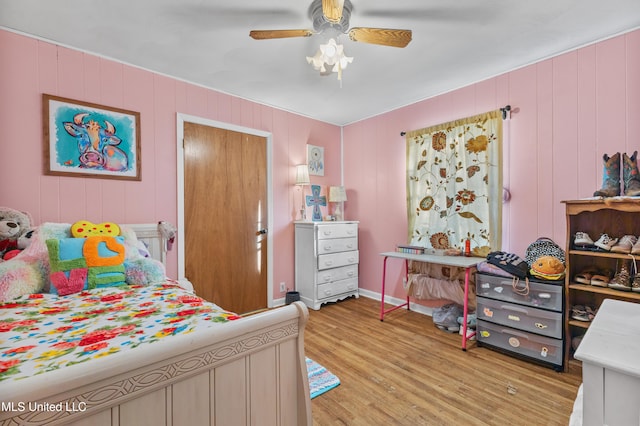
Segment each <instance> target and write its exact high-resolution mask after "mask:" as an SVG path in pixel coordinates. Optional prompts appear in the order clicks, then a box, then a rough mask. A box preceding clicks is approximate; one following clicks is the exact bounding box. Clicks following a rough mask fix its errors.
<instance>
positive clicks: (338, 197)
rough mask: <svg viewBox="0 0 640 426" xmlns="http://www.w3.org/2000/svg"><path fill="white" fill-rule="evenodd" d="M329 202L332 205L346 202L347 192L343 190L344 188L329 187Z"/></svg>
mask: <svg viewBox="0 0 640 426" xmlns="http://www.w3.org/2000/svg"><path fill="white" fill-rule="evenodd" d="M329 201H330V202H332V203H339V202H341V201H347V192H346V191H345V190H344V186H331V187H329Z"/></svg>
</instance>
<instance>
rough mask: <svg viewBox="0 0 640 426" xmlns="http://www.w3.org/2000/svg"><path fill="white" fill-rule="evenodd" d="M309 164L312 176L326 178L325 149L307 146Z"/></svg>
mask: <svg viewBox="0 0 640 426" xmlns="http://www.w3.org/2000/svg"><path fill="white" fill-rule="evenodd" d="M307 164H308V165H309V174H310V175H314V176H324V147H321V146H315V145H307Z"/></svg>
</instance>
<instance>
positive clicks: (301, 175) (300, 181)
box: [296, 164, 311, 220]
mask: <svg viewBox="0 0 640 426" xmlns="http://www.w3.org/2000/svg"><path fill="white" fill-rule="evenodd" d="M309 184H311V181H310V180H309V166H307V165H306V164H299V165H297V166H296V185H297V186H299V187H300V194H301V197H302V206H301V207H300V220H307V209H306V208H305V207H304V186H305V185H309Z"/></svg>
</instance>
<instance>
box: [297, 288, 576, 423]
mask: <svg viewBox="0 0 640 426" xmlns="http://www.w3.org/2000/svg"><path fill="white" fill-rule="evenodd" d="M379 309H380V302H378V301H375V300H372V299H368V298H364V297H360V298H359V299H353V298H352V299H347V300H344V301H341V302H338V303H334V304H328V305H323V307H322V308H321V309H320V310H319V311H313V310H310V314H309V317H310V318H309V322H308V324H307V328H306V331H305V350H306V354H307V356H308V357H310V358H311V359H313V360H315V361H317V362H318V363H320V364H321V365H323V366H325V367H326V368H328V369H329V370H330V371H331V372H333V373H334V374H335V375H337V376H338V377H339V378H340V381H341V384H340V386H338V387H337V388H335V389H333V390H331V391H329V392H327V393H325V394H323V395H320V396H318V397H316V398H315V399H313V400H312V409H313V420H314V424H315V425H320V426H325V425H366V426H372V425H567V424H568V422H569V415H570V414H571V410H572V406H573V401H574V399H575V396H576V393H577V390H578V386H579V385H580V382H581V380H582V379H581V370H580V367H579V366H578V365H576V364H572V366H571V369H570V371H569V373H558V372H556V371H554V370H552V369H550V368H546V367H542V366H539V365H535V364H532V363H529V362H526V361H523V360H519V359H516V358H513V357H510V356H507V355H504V354H502V353H499V352H496V351H493V350H490V349H488V348H484V347H482V348H480V347H477V345H476V343H475V341H470V342H468V349H467V351H466V352H463V351H462V350H461V348H460V344H461V336H460V335H458V334H449V333H445V332H443V331H440V330H438V329H437V328H436V327H435V326H434V325H433V322H432V320H431V317H429V316H426V315H422V314H419V313H415V312H409V311H406V310H404V309H403V310H398V311H395V312H393V313H390V314H388V315H387V316H385V320H384V322H381V321H380V320H379Z"/></svg>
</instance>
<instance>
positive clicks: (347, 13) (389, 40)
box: [249, 0, 411, 47]
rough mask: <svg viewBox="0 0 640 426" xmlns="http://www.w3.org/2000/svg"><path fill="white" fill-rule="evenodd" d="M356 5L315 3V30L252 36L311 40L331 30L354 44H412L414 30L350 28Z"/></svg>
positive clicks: (332, 0) (346, 0)
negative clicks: (306, 38) (308, 38)
mask: <svg viewBox="0 0 640 426" xmlns="http://www.w3.org/2000/svg"><path fill="white" fill-rule="evenodd" d="M352 10H353V5H352V4H351V1H350V0H313V2H312V3H311V6H310V7H309V16H310V17H311V20H312V21H313V30H252V31H250V32H249V36H250V37H251V38H253V39H255V40H266V39H276V38H288V37H310V36H312V35H314V34H319V33H322V32H324V31H325V30H328V29H332V30H335V31H337V32H339V33H343V34H348V35H349V38H350V39H351V40H353V41H357V42H361V43H370V44H379V45H383V46H392V47H405V46H406V45H408V44H409V42H410V41H411V30H396V29H389V28H367V27H355V28H351V29H349V18H350V17H351V11H352Z"/></svg>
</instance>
